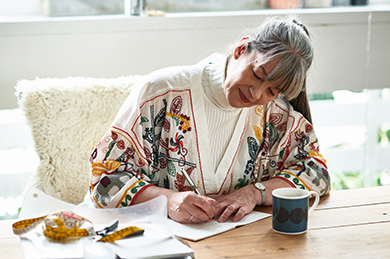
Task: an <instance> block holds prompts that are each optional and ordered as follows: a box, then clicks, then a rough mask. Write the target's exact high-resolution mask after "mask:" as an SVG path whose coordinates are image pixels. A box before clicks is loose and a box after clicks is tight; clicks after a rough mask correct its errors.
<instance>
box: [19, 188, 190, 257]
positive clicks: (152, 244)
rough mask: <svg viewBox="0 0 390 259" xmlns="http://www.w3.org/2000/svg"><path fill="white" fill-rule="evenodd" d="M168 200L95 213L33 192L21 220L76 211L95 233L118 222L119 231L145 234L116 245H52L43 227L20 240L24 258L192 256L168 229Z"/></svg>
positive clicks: (77, 242) (76, 242)
mask: <svg viewBox="0 0 390 259" xmlns="http://www.w3.org/2000/svg"><path fill="white" fill-rule="evenodd" d="M166 204H167V200H166V197H165V196H160V197H158V198H156V199H153V200H151V201H148V202H145V203H142V204H138V205H133V206H130V207H126V208H117V209H96V208H91V207H88V206H83V205H78V206H76V205H73V204H69V203H66V202H63V201H60V200H58V199H55V198H53V197H51V196H49V195H47V194H45V193H43V192H41V191H39V190H37V189H31V190H30V192H29V193H28V194H27V197H26V200H25V203H24V205H23V207H22V210H21V214H20V218H21V219H27V218H35V217H40V216H44V215H48V214H52V213H54V212H57V211H61V210H67V211H73V212H75V213H76V214H78V215H79V216H82V217H84V218H86V219H88V220H90V221H91V222H92V223H93V225H94V229H95V230H99V229H102V228H104V227H106V226H107V225H108V224H109V223H111V222H113V221H114V220H119V229H121V228H123V227H127V226H137V227H141V228H143V229H144V230H145V231H144V234H143V235H141V236H136V237H131V238H129V239H124V240H119V241H116V242H115V243H112V244H111V243H98V242H93V240H92V239H91V238H82V239H80V240H64V241H53V240H50V239H48V238H46V237H44V236H43V234H42V227H41V226H40V225H39V226H38V227H37V228H36V229H35V230H33V231H31V232H29V233H27V234H25V235H23V236H22V237H21V244H22V248H23V251H24V254H25V258H27V259H32V258H37V259H40V258H55V259H59V258H84V259H92V258H93V259H97V258H105V259H111V258H113V259H114V258H115V254H118V255H119V256H120V257H123V258H128V259H131V258H150V257H172V256H185V255H191V254H192V253H193V250H192V249H191V248H189V247H188V246H186V245H184V244H183V243H182V242H180V241H179V240H177V239H176V238H175V237H174V236H173V234H172V233H171V232H170V230H169V229H168V227H167V221H168V219H167V208H166V207H167V206H166Z"/></svg>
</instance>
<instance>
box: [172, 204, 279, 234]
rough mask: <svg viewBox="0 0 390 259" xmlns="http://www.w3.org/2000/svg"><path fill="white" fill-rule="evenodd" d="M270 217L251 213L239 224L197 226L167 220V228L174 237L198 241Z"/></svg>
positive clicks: (211, 222)
mask: <svg viewBox="0 0 390 259" xmlns="http://www.w3.org/2000/svg"><path fill="white" fill-rule="evenodd" d="M270 216H271V214H268V213H263V212H258V211H252V212H251V213H249V214H248V215H246V216H245V217H243V218H242V219H241V220H240V221H239V222H233V221H231V220H228V221H226V222H224V223H219V222H218V221H216V220H213V221H210V222H205V223H199V224H181V223H177V222H176V221H173V220H168V226H169V228H170V230H171V231H172V233H173V234H174V235H175V236H178V237H182V238H185V239H188V240H192V241H198V240H201V239H204V238H206V237H210V236H214V235H217V234H220V233H222V232H225V231H228V230H231V229H234V228H236V227H238V226H243V225H246V224H249V223H252V222H255V221H258V220H261V219H264V218H267V217H270Z"/></svg>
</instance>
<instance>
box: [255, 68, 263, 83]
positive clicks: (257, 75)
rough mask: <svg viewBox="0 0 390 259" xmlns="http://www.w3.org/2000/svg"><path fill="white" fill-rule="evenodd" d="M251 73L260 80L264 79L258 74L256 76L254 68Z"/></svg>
mask: <svg viewBox="0 0 390 259" xmlns="http://www.w3.org/2000/svg"><path fill="white" fill-rule="evenodd" d="M253 75H254V76H255V77H256V78H257V79H259V80H260V81H261V82H264V79H263V78H261V77H260V76H258V75H257V74H256V73H255V71H254V70H253Z"/></svg>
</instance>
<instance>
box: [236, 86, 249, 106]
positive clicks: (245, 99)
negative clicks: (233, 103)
mask: <svg viewBox="0 0 390 259" xmlns="http://www.w3.org/2000/svg"><path fill="white" fill-rule="evenodd" d="M238 92H239V94H240V98H241V100H242V101H243V102H244V103H249V102H250V101H249V100H248V99H247V98H246V97H245V95H244V94H243V93H242V92H241V90H240V89H238Z"/></svg>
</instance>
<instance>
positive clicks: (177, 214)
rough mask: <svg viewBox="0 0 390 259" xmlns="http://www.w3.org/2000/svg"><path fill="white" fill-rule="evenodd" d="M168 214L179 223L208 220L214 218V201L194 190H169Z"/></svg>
mask: <svg viewBox="0 0 390 259" xmlns="http://www.w3.org/2000/svg"><path fill="white" fill-rule="evenodd" d="M167 198H168V216H169V217H170V218H171V219H173V220H174V221H177V222H179V223H200V222H208V221H210V220H212V219H213V218H214V215H215V211H214V206H215V205H216V201H215V200H214V199H212V198H208V197H205V196H201V195H198V194H196V193H194V192H191V191H188V192H175V191H173V192H171V193H170V195H169V196H168V197H167Z"/></svg>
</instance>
